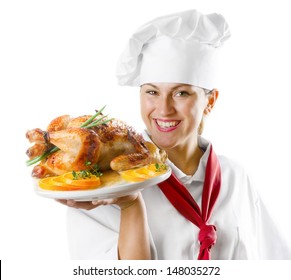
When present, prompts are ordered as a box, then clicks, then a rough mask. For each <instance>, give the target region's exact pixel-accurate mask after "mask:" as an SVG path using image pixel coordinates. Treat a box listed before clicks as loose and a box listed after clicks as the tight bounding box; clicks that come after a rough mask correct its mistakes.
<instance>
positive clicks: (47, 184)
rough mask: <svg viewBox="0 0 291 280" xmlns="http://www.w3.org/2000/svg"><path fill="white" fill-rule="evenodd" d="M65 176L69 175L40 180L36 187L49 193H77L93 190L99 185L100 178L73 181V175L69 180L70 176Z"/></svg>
mask: <svg viewBox="0 0 291 280" xmlns="http://www.w3.org/2000/svg"><path fill="white" fill-rule="evenodd" d="M67 174H69V173H66V174H64V175H66V176H64V175H61V176H54V177H47V178H43V179H40V180H39V181H38V185H39V186H40V188H42V189H44V190H50V191H77V190H88V189H95V188H97V187H98V186H100V184H101V181H100V178H99V177H96V176H95V177H96V178H92V176H91V178H88V179H91V180H87V178H86V179H80V180H73V175H72V178H70V175H67ZM93 183H94V184H93Z"/></svg>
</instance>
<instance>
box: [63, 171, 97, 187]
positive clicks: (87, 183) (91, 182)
mask: <svg viewBox="0 0 291 280" xmlns="http://www.w3.org/2000/svg"><path fill="white" fill-rule="evenodd" d="M61 180H62V181H63V182H64V183H66V184H68V185H72V186H80V187H90V188H91V187H92V188H97V187H98V186H100V185H101V180H100V178H99V177H97V176H95V175H91V176H90V177H87V178H80V179H77V180H76V179H74V176H73V174H72V172H68V173H65V174H63V175H62V176H61Z"/></svg>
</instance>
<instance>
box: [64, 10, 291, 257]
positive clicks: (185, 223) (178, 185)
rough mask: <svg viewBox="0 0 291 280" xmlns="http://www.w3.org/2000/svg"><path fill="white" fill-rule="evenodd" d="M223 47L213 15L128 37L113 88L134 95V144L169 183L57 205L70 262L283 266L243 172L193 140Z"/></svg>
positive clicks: (185, 15)
mask: <svg viewBox="0 0 291 280" xmlns="http://www.w3.org/2000/svg"><path fill="white" fill-rule="evenodd" d="M229 37H230V33H229V29H228V25H227V23H226V21H225V19H224V18H223V17H222V16H221V15H218V14H210V15H202V14H200V13H199V12H197V11H195V10H190V11H186V12H182V13H177V14H174V15H169V16H165V17H161V18H157V19H155V20H153V21H151V22H149V23H147V24H146V25H144V26H142V27H141V28H140V29H138V30H137V32H136V33H135V34H133V36H132V37H131V39H130V41H129V44H128V47H127V48H126V50H125V52H124V53H123V55H122V56H121V59H120V62H119V64H118V69H117V76H118V80H119V83H120V84H121V85H129V86H140V102H141V104H140V106H141V115H142V119H143V121H144V123H145V125H146V131H145V133H144V135H143V136H144V138H145V139H146V140H148V141H153V142H154V143H155V144H156V145H157V146H158V147H160V148H161V149H164V150H165V151H166V152H167V154H168V162H167V164H169V165H170V166H171V168H172V170H173V175H172V176H171V177H170V179H169V180H167V181H166V182H163V183H161V184H159V186H156V187H154V186H153V187H152V188H147V189H145V190H143V191H142V192H141V193H136V194H133V195H130V196H126V197H122V198H116V199H109V200H102V201H93V202H92V203H91V202H76V201H64V200H62V201H60V202H62V203H64V204H66V205H68V206H71V207H70V208H69V211H68V227H69V241H70V249H71V254H72V257H73V258H75V259H197V258H198V259H210V258H212V259H277V258H278V259H280V258H281V259H284V258H291V253H290V249H288V248H287V246H286V244H285V243H284V242H283V241H282V239H281V237H280V236H279V234H278V232H277V230H276V227H275V226H274V224H273V222H272V221H271V219H270V217H269V216H268V213H267V211H266V209H265V208H264V205H263V204H262V203H261V200H260V197H259V196H258V194H257V193H256V191H255V190H254V189H253V188H252V187H251V185H250V182H249V178H248V176H247V174H246V173H245V171H244V170H243V169H242V168H241V167H240V166H238V165H237V164H236V163H234V162H232V161H230V160H229V159H227V158H225V157H222V156H220V157H217V156H216V155H215V153H214V150H213V148H212V145H211V144H210V143H209V142H208V141H206V140H205V139H203V138H202V137H201V136H200V134H201V133H202V130H203V123H204V118H205V117H206V116H207V115H208V114H209V113H210V112H211V110H212V109H213V107H214V105H215V103H216V100H217V98H218V90H217V89H216V88H215V86H216V84H217V81H216V75H215V73H216V70H217V69H216V68H217V55H218V50H219V48H220V47H221V46H222V45H223V42H224V41H225V40H227V39H228V38H229ZM193 198H194V199H195V200H196V201H194V199H193ZM101 205H108V206H106V207H100V206H101ZM88 210H90V211H88ZM189 213H190V214H189Z"/></svg>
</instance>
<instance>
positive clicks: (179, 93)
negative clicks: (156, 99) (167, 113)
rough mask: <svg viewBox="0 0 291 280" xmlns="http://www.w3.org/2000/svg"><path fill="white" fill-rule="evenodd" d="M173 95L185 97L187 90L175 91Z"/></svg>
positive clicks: (187, 94)
mask: <svg viewBox="0 0 291 280" xmlns="http://www.w3.org/2000/svg"><path fill="white" fill-rule="evenodd" d="M175 96H177V97H186V96H189V93H188V92H187V91H178V92H176V93H175Z"/></svg>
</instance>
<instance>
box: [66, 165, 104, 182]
mask: <svg viewBox="0 0 291 280" xmlns="http://www.w3.org/2000/svg"><path fill="white" fill-rule="evenodd" d="M85 165H86V166H88V169H85V170H81V171H72V175H73V180H80V179H86V178H91V176H92V175H95V176H96V177H101V176H102V175H103V173H102V172H101V171H100V168H99V165H98V164H92V163H91V162H90V161H86V162H85Z"/></svg>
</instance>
